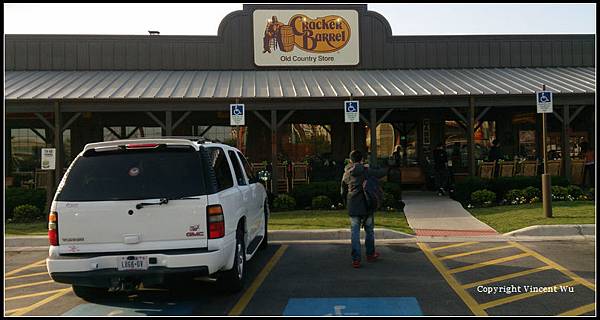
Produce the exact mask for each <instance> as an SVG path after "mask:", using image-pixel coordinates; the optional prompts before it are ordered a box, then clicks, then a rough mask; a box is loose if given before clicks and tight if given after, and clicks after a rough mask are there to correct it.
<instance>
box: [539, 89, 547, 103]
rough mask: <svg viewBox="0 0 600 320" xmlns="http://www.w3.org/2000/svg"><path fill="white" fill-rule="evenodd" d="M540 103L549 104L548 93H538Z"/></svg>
mask: <svg viewBox="0 0 600 320" xmlns="http://www.w3.org/2000/svg"><path fill="white" fill-rule="evenodd" d="M539 101H540V102H542V103H543V102H550V93H549V92H540V97H539Z"/></svg>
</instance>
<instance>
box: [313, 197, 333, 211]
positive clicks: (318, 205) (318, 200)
mask: <svg viewBox="0 0 600 320" xmlns="http://www.w3.org/2000/svg"><path fill="white" fill-rule="evenodd" d="M312 208H313V209H315V210H331V199H329V197H328V196H316V197H314V198H313V199H312Z"/></svg>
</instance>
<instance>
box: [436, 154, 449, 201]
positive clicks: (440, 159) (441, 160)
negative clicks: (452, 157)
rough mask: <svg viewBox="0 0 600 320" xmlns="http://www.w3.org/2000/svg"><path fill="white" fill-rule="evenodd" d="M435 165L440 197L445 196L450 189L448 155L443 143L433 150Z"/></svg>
mask: <svg viewBox="0 0 600 320" xmlns="http://www.w3.org/2000/svg"><path fill="white" fill-rule="evenodd" d="M433 165H434V170H435V184H436V188H437V189H438V195H440V196H443V195H445V194H446V189H448V153H447V152H446V149H445V147H444V144H443V143H439V144H438V145H437V146H436V148H435V150H433Z"/></svg>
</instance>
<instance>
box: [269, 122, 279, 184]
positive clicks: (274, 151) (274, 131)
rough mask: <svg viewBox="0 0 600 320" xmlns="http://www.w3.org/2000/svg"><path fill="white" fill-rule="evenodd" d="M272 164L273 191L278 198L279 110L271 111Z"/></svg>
mask: <svg viewBox="0 0 600 320" xmlns="http://www.w3.org/2000/svg"><path fill="white" fill-rule="evenodd" d="M271 163H272V166H273V173H272V174H271V191H272V193H273V195H274V196H277V194H278V193H279V190H277V182H278V177H277V110H271Z"/></svg>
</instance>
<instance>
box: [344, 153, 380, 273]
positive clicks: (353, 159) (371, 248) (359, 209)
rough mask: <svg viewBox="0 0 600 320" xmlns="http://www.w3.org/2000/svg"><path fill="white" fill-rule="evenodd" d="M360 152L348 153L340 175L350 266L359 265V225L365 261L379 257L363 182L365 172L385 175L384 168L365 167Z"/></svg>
mask: <svg viewBox="0 0 600 320" xmlns="http://www.w3.org/2000/svg"><path fill="white" fill-rule="evenodd" d="M362 161H363V155H362V152H360V151H358V150H354V151H352V152H351V153H350V163H349V164H348V165H347V166H346V168H345V169H344V175H343V177H342V186H341V193H342V196H344V195H346V204H347V207H348V213H349V215H350V223H351V232H352V266H353V267H355V268H359V267H360V258H361V253H360V226H361V224H362V225H363V226H364V229H365V233H366V236H365V246H366V249H367V261H369V262H373V261H375V260H377V258H378V257H379V253H378V252H376V251H375V234H374V231H373V228H374V226H375V221H374V218H373V214H374V212H373V211H369V210H367V203H366V198H365V194H364V191H363V182H364V181H365V178H366V174H368V175H371V176H374V177H377V178H382V177H384V176H386V175H387V171H389V170H384V169H374V168H367V167H365V166H364V165H363V163H362Z"/></svg>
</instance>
